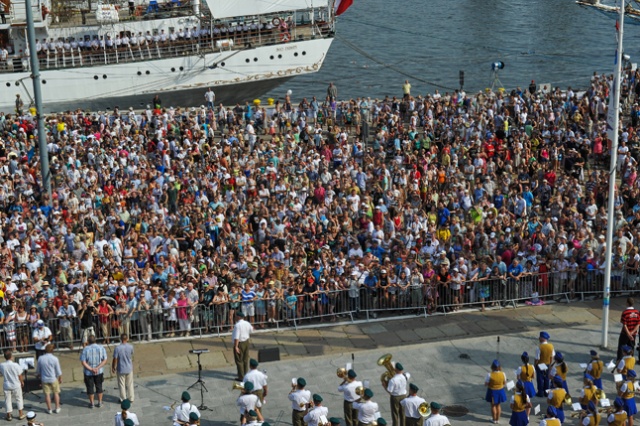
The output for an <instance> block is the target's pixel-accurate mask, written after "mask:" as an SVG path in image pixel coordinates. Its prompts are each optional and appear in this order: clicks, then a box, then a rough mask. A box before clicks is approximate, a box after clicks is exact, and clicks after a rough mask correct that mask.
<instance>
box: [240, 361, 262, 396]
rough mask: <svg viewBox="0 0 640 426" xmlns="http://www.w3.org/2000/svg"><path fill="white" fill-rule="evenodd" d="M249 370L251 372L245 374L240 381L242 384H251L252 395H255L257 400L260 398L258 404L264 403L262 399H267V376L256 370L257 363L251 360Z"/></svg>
mask: <svg viewBox="0 0 640 426" xmlns="http://www.w3.org/2000/svg"><path fill="white" fill-rule="evenodd" d="M249 368H251V370H250V371H249V372H248V373H247V374H245V376H244V379H243V380H242V381H243V382H244V383H247V382H251V383H253V393H254V394H256V395H257V396H258V398H260V402H264V399H265V398H266V397H267V391H268V389H267V375H266V374H264V373H263V372H262V371H260V370H258V361H257V360H255V359H253V358H251V359H250V360H249Z"/></svg>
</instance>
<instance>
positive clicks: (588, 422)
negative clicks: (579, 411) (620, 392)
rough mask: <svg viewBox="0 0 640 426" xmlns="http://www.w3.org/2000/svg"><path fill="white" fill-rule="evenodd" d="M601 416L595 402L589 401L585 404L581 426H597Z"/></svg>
mask: <svg viewBox="0 0 640 426" xmlns="http://www.w3.org/2000/svg"><path fill="white" fill-rule="evenodd" d="M601 419H602V416H601V415H600V413H599V412H598V407H597V405H596V403H595V402H593V401H589V404H587V414H586V416H584V417H583V418H582V426H598V425H599V424H600V420H601Z"/></svg>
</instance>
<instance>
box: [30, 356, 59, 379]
mask: <svg viewBox="0 0 640 426" xmlns="http://www.w3.org/2000/svg"><path fill="white" fill-rule="evenodd" d="M36 375H38V376H40V379H41V380H42V383H55V382H56V381H58V377H60V376H62V369H61V368H60V361H59V360H58V358H56V357H55V356H54V355H53V354H44V355H42V356H41V357H40V358H38V363H37V364H36Z"/></svg>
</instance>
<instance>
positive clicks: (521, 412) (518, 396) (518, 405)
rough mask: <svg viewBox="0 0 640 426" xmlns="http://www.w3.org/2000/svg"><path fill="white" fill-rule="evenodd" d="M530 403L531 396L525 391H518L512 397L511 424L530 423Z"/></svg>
mask: <svg viewBox="0 0 640 426" xmlns="http://www.w3.org/2000/svg"><path fill="white" fill-rule="evenodd" d="M528 403H529V396H528V395H527V394H525V393H521V392H516V393H515V394H514V395H513V396H512V397H511V404H512V407H513V408H512V411H511V420H509V425H511V426H527V424H529V418H528V417H527V412H526V409H527V404H528Z"/></svg>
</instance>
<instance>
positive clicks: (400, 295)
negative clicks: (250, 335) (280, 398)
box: [0, 269, 640, 352]
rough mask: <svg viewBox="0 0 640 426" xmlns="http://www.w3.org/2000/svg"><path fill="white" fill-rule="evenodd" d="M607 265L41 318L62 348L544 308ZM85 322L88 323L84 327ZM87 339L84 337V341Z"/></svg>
mask: <svg viewBox="0 0 640 426" xmlns="http://www.w3.org/2000/svg"><path fill="white" fill-rule="evenodd" d="M639 281H640V275H638V274H637V271H624V270H622V271H614V272H613V274H612V284H611V296H612V297H615V296H621V295H626V294H632V295H633V294H634V293H635V292H636V291H637V290H638V289H639V288H640V285H638V284H639ZM603 282H604V275H603V271H602V270H598V269H594V270H589V271H574V272H572V271H558V272H548V273H529V274H527V273H524V274H522V275H521V276H520V277H518V278H512V277H511V278H509V277H507V278H503V277H488V278H485V279H478V280H474V281H463V282H459V283H457V282H451V281H450V282H448V283H443V282H438V281H435V280H432V281H430V282H427V283H425V284H423V285H415V286H412V285H410V284H409V285H405V286H389V287H375V288H370V287H367V286H366V285H364V284H362V285H361V286H360V287H358V288H356V287H353V288H348V289H338V290H331V291H324V292H320V293H317V294H295V293H293V294H291V293H288V292H285V293H284V294H283V295H282V297H278V298H276V299H260V300H255V301H253V302H249V303H244V302H241V301H239V300H233V301H231V302H227V303H222V304H214V305H211V306H204V305H203V304H199V305H197V306H193V307H188V308H180V307H175V308H169V309H154V308H153V307H150V309H149V310H134V311H132V312H130V313H129V314H126V315H124V314H116V313H114V314H113V315H111V316H109V317H108V318H105V317H98V316H94V317H93V320H92V326H91V327H90V328H83V327H82V323H81V320H80V319H79V318H77V317H76V318H71V319H68V320H67V319H64V318H58V317H54V316H52V315H48V314H44V315H42V318H41V319H42V320H43V321H44V322H45V324H46V326H47V327H49V328H50V329H51V332H52V334H53V342H54V343H55V344H56V346H57V347H60V348H64V347H69V348H71V347H73V348H78V347H81V346H82V341H83V340H86V336H88V335H89V334H95V335H96V337H97V338H98V341H99V342H102V343H111V342H114V341H117V340H119V336H120V335H121V334H122V333H126V334H128V335H129V336H131V339H132V340H133V341H143V340H148V341H151V340H159V339H167V338H174V337H181V336H187V335H190V336H206V335H214V336H215V335H218V336H220V335H222V334H224V333H229V332H230V331H231V329H232V328H233V321H234V314H235V312H243V313H244V314H245V315H246V317H247V319H248V320H249V321H250V322H251V323H252V324H253V325H254V327H255V328H257V329H267V328H274V329H287V328H297V327H299V326H301V325H313V324H320V323H325V322H326V323H332V322H352V321H356V320H370V319H375V318H378V317H394V316H401V315H418V316H429V315H446V314H449V313H452V312H455V311H457V310H460V309H489V308H493V309H503V308H506V307H510V308H518V307H520V306H522V305H540V304H544V303H547V302H549V301H556V302H557V301H563V302H567V303H570V302H571V301H574V300H584V299H586V298H594V297H596V298H597V297H602V289H603ZM85 325H86V324H85ZM32 334H33V328H32V324H31V323H29V322H24V323H19V322H11V323H7V324H4V325H3V326H2V328H0V348H1V349H3V350H4V349H7V348H9V349H12V348H15V349H16V350H18V351H20V352H22V351H24V350H31V349H33V343H34V342H33V338H32ZM83 338H84V339H83Z"/></svg>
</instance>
